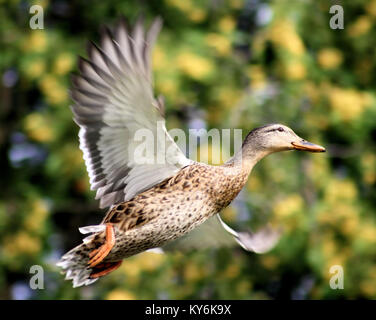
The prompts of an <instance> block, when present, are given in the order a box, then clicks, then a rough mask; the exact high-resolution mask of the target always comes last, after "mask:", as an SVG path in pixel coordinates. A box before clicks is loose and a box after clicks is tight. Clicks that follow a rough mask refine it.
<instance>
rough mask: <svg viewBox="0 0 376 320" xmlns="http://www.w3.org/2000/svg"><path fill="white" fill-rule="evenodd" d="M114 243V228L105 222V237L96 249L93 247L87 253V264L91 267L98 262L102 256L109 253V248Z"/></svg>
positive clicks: (104, 256) (101, 259)
mask: <svg viewBox="0 0 376 320" xmlns="http://www.w3.org/2000/svg"><path fill="white" fill-rule="evenodd" d="M114 245H115V230H114V227H113V226H112V223H106V239H105V242H104V244H102V245H101V246H100V247H99V248H98V249H94V250H93V251H92V252H90V254H89V258H90V260H89V262H88V264H89V266H90V267H91V268H93V267H95V266H97V265H98V264H100V263H101V262H102V261H103V259H104V258H106V257H107V255H108V254H109V253H110V251H111V249H112V248H113V246H114Z"/></svg>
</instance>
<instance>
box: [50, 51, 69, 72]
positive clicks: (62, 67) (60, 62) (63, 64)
mask: <svg viewBox="0 0 376 320" xmlns="http://www.w3.org/2000/svg"><path fill="white" fill-rule="evenodd" d="M73 64H74V57H73V55H72V54H70V53H62V54H60V55H58V56H57V58H56V60H55V63H54V71H55V73H56V74H58V75H64V74H66V73H68V72H69V71H71V70H72V68H73Z"/></svg>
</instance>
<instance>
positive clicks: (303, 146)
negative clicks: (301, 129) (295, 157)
mask: <svg viewBox="0 0 376 320" xmlns="http://www.w3.org/2000/svg"><path fill="white" fill-rule="evenodd" d="M291 144H292V145H293V147H294V149H296V150H302V151H309V152H325V148H324V147H322V146H319V145H318V144H314V143H311V142H308V141H305V140H300V141H294V142H291Z"/></svg>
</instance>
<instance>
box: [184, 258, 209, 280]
mask: <svg viewBox="0 0 376 320" xmlns="http://www.w3.org/2000/svg"><path fill="white" fill-rule="evenodd" d="M202 271H203V270H202V268H200V267H199V266H198V265H197V264H196V263H195V262H189V263H187V264H186V265H185V267H184V270H183V277H184V279H185V280H186V281H188V282H191V281H197V280H200V279H202V278H203V277H204V276H205V274H204V273H203V272H202Z"/></svg>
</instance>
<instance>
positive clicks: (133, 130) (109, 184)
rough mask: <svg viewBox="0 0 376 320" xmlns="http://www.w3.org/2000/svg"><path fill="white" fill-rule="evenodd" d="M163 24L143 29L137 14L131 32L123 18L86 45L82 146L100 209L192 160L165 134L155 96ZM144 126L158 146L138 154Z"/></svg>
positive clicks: (75, 90) (78, 107)
mask: <svg viewBox="0 0 376 320" xmlns="http://www.w3.org/2000/svg"><path fill="white" fill-rule="evenodd" d="M160 27H161V20H160V19H156V20H155V21H154V22H153V24H152V25H151V27H150V29H149V31H148V32H146V33H145V31H144V27H143V22H142V20H141V19H139V20H138V21H137V23H136V25H135V27H134V28H133V30H132V31H131V30H129V28H128V27H127V25H126V23H125V22H124V21H122V22H121V23H120V24H119V25H118V26H117V27H116V28H115V32H114V34H112V33H111V32H110V31H109V30H104V31H103V32H102V37H101V48H99V47H97V46H96V45H95V44H91V45H90V46H89V47H88V54H89V60H86V59H84V58H81V59H80V62H79V70H80V73H79V74H78V75H76V76H74V77H73V79H72V82H73V87H72V90H71V96H72V99H73V100H74V102H75V104H74V105H73V106H72V111H73V113H74V120H75V122H76V123H77V124H78V125H79V126H80V128H81V129H80V133H79V137H80V148H81V150H82V151H83V153H84V160H85V163H86V167H87V170H88V173H89V177H90V184H91V189H92V190H97V194H96V199H100V207H101V208H105V207H108V206H111V205H113V204H115V203H118V202H121V201H127V200H129V199H131V198H133V197H134V196H135V195H137V194H138V193H140V192H143V191H145V190H147V189H149V188H150V187H152V186H154V185H156V184H158V183H160V182H162V181H163V180H165V179H167V178H169V177H172V176H174V175H175V174H176V173H177V172H178V171H179V170H180V169H181V168H183V167H185V166H187V165H189V164H190V163H192V161H191V160H189V159H187V158H186V157H185V155H184V154H183V153H182V152H181V150H180V149H179V147H178V146H177V145H176V144H175V142H174V141H173V140H172V138H171V137H170V136H169V134H168V133H167V130H166V127H165V124H164V123H165V122H164V121H165V120H164V117H163V115H162V114H163V106H162V105H161V103H160V102H159V101H157V100H156V99H155V98H154V96H153V89H152V77H151V63H150V59H151V57H150V55H151V49H152V46H153V44H154V42H155V39H156V37H157V34H158V32H159V30H160ZM140 130H143V132H144V131H145V130H146V131H148V133H150V134H151V136H152V137H153V140H152V143H153V144H152V147H154V148H150V145H147V147H145V148H144V149H145V153H140V152H138V153H137V151H139V150H142V147H143V145H146V144H145V143H146V142H145V137H146V136H142V135H141V138H140V139H138V140H137V139H136V136H137V133H140ZM149 142H150V141H149ZM157 146H164V148H161V147H157ZM150 150H151V151H150ZM140 155H142V156H143V158H144V160H143V161H140V157H139V156H140ZM145 159H146V161H145Z"/></svg>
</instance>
